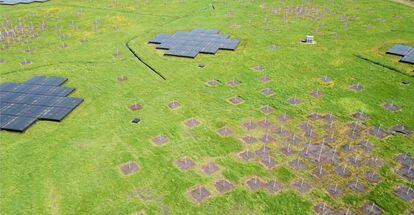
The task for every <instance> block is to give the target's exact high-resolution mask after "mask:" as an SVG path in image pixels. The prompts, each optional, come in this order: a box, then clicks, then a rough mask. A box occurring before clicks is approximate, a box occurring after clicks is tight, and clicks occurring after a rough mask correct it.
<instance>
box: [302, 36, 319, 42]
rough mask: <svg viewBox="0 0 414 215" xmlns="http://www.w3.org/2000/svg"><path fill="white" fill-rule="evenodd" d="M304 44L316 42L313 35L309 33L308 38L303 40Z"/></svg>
mask: <svg viewBox="0 0 414 215" xmlns="http://www.w3.org/2000/svg"><path fill="white" fill-rule="evenodd" d="M302 43H304V44H316V42H315V40H314V39H313V36H311V35H307V36H306V39H305V40H304V41H302Z"/></svg>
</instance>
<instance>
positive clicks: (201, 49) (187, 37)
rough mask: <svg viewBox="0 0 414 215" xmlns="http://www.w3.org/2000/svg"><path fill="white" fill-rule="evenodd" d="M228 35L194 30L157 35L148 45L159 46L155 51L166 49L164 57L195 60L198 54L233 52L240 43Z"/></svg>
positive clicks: (210, 30)
mask: <svg viewBox="0 0 414 215" xmlns="http://www.w3.org/2000/svg"><path fill="white" fill-rule="evenodd" d="M229 37H230V36H229V35H223V34H219V31H218V30H212V29H209V30H205V29H195V30H193V31H191V32H186V31H178V32H176V33H175V34H159V35H157V36H156V38H155V39H153V40H151V41H149V43H154V44H159V45H158V46H157V47H156V48H157V49H166V50H168V51H166V52H165V55H170V56H178V57H189V58H195V57H196V56H197V55H198V54H199V53H204V54H216V53H217V51H218V50H220V49H221V50H232V51H233V50H235V49H236V48H237V47H238V45H239V43H240V41H239V40H232V39H229Z"/></svg>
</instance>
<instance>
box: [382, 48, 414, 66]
mask: <svg viewBox="0 0 414 215" xmlns="http://www.w3.org/2000/svg"><path fill="white" fill-rule="evenodd" d="M387 54H393V55H398V56H402V58H401V60H400V62H404V63H411V64H414V47H412V46H404V45H399V44H398V45H395V46H394V47H392V48H391V49H390V50H388V51H387Z"/></svg>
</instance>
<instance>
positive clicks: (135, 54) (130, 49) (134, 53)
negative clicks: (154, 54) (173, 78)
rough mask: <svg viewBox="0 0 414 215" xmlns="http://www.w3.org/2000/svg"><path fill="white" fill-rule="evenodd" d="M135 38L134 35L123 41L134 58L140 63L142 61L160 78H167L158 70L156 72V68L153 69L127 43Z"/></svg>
mask: <svg viewBox="0 0 414 215" xmlns="http://www.w3.org/2000/svg"><path fill="white" fill-rule="evenodd" d="M134 39H136V37H134V38H132V39H130V40H129V41H127V42H126V43H125V46H126V47H127V49H128V50H129V51H130V52H131V53H132V54H133V55H134V56H135V58H136V59H138V60H139V61H140V62H141V63H143V64H144V65H145V66H146V67H148V68H149V69H150V70H151V71H152V72H154V73H155V74H157V75H158V76H159V77H160V78H161V79H162V80H164V81H165V80H167V79H166V78H165V77H164V76H163V75H162V74H161V73H160V72H158V71H157V70H155V69H154V68H153V67H152V66H150V65H149V64H148V63H147V62H145V61H144V60H142V59H141V58H140V57H139V56H138V54H137V53H136V52H135V51H134V50H133V49H132V48H131V47H130V46H129V43H130V42H131V41H132V40H134Z"/></svg>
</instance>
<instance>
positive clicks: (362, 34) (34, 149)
mask: <svg viewBox="0 0 414 215" xmlns="http://www.w3.org/2000/svg"><path fill="white" fill-rule="evenodd" d="M213 6H214V8H213ZM42 21H45V22H46V25H47V28H46V29H45V30H44V31H40V25H41V23H42ZM19 22H21V23H23V24H27V25H29V24H30V23H33V24H34V26H35V28H34V29H35V31H39V37H38V38H36V39H30V41H31V42H30V43H28V44H25V43H24V42H23V41H27V40H28V39H25V40H23V41H21V42H15V43H12V44H10V45H7V46H8V49H7V50H0V59H4V62H3V63H0V83H3V82H24V81H26V80H27V79H29V78H31V77H32V76H36V75H42V76H53V77H67V78H68V79H69V81H68V82H67V83H66V84H65V86H70V87H75V88H76V91H75V92H74V93H73V94H71V95H70V97H79V98H83V99H84V100H85V101H84V102H83V103H82V104H81V105H80V106H79V107H78V108H77V109H76V110H75V111H74V112H72V113H71V114H70V115H69V116H68V117H67V118H65V120H64V121H62V122H61V123H55V122H48V121H38V122H37V123H36V124H35V125H34V126H32V127H31V128H30V129H28V130H27V131H26V132H25V133H23V134H21V133H14V132H8V131H1V132H0V214H135V213H136V214H140V213H142V214H314V213H316V211H315V210H314V207H315V206H316V205H318V204H320V203H325V204H326V206H327V207H329V208H330V209H331V210H335V211H339V210H345V211H346V210H347V209H349V211H350V212H352V213H353V214H361V213H363V212H362V210H361V208H362V207H363V206H364V205H365V204H367V203H369V204H372V203H374V204H375V205H376V206H377V207H379V208H380V209H381V210H382V212H383V213H384V214H410V212H411V213H412V212H413V211H414V206H413V205H414V204H413V201H412V200H411V202H410V201H405V200H403V199H401V198H399V197H398V196H397V195H395V194H394V190H395V189H396V188H397V187H398V186H406V187H411V189H414V181H413V180H411V181H410V180H409V179H407V178H404V177H401V176H400V175H399V174H398V170H399V169H400V167H401V165H400V164H399V163H398V162H397V161H396V160H395V157H396V156H397V155H398V154H400V153H407V154H408V156H411V157H413V156H414V136H413V135H411V136H405V135H401V134H391V135H389V136H388V137H386V138H384V139H380V138H377V137H374V136H372V135H370V134H369V131H370V130H371V129H372V128H373V126H381V128H383V129H385V130H390V129H391V128H392V127H393V126H395V125H397V124H402V125H405V126H406V127H407V128H409V129H412V130H413V129H414V111H413V110H414V85H413V84H414V72H413V71H414V66H413V65H412V64H411V65H410V64H404V63H400V62H398V60H399V59H400V57H398V56H392V55H387V54H385V52H386V51H387V50H388V49H389V48H391V47H392V46H393V45H394V44H405V45H411V46H414V28H413V26H414V8H412V7H409V6H407V5H404V4H399V3H396V2H393V1H388V0H376V1H372V0H347V1H344V0H288V1H283V0H274V1H266V0H261V1H241V0H239V1H203V0H198V1H196V0H194V1H183V0H169V1H166V0H164V1H161V0H151V1H149V0H141V1H138V0H122V1H115V0H101V1H98V0H89V1H87V0H82V1H69V0H51V1H49V2H46V3H33V4H24V5H15V6H0V25H1V23H3V26H16V25H18V24H19ZM197 28H204V29H218V30H220V31H221V32H222V33H224V34H230V35H231V38H235V39H239V40H240V41H241V43H240V44H239V47H238V48H237V50H236V51H234V52H233V51H219V52H218V53H217V54H216V55H206V54H200V55H199V56H198V57H197V58H195V59H186V58H178V57H168V56H163V54H164V51H161V50H157V49H155V45H151V44H147V42H148V41H149V40H151V39H153V38H155V36H156V35H157V34H164V33H169V34H173V33H175V32H176V31H190V30H192V29H197ZM309 34H310V35H314V36H315V40H316V41H317V44H316V45H304V44H301V43H300V41H301V40H302V39H304V38H305V36H306V35H309ZM81 40H87V42H86V43H81V42H80V41H81ZM127 42H128V43H129V45H130V47H131V48H132V49H133V50H134V51H135V52H136V53H137V54H138V55H139V57H140V58H141V59H142V60H143V61H145V62H146V63H148V64H149V65H150V66H151V67H153V68H154V69H156V70H157V71H158V72H159V73H160V74H162V75H163V76H164V77H165V79H166V80H162V79H161V78H160V77H159V76H158V75H156V74H155V73H153V72H152V71H151V70H150V69H149V68H148V67H146V66H145V65H144V64H143V63H141V62H140V61H138V60H137V59H136V58H135V57H134V55H133V54H132V53H131V52H129V50H128V49H127V48H126V43H127ZM6 44H7V43H6V41H0V48H1V47H2V46H3V45H4V46H5V45H6ZM62 44H66V46H67V47H66V48H61V47H60V46H62ZM272 45H273V46H272ZM27 49H30V50H31V53H28V52H25V51H24V50H27ZM117 50H118V51H119V52H120V53H121V54H122V55H121V56H120V57H114V56H113V53H115V52H117ZM361 57H362V58H364V59H365V60H364V59H362V58H361ZM25 59H26V60H29V61H31V62H32V63H31V64H30V65H26V66H21V64H20V63H21V62H22V61H24V60H25ZM199 64H205V68H199V67H198V65H199ZM257 66H262V67H263V68H264V69H263V70H262V71H255V69H254V68H255V67H257ZM121 76H126V77H127V78H128V80H127V81H119V80H118V78H119V77H121ZM264 76H268V77H270V78H271V81H270V82H267V83H261V82H260V81H259V79H260V78H261V77H264ZM324 76H329V77H330V78H332V79H333V82H332V83H329V84H325V83H323V82H322V81H321V80H320V79H321V78H322V77H324ZM210 80H219V81H220V84H219V85H218V86H216V87H209V86H207V85H206V82H208V81H210ZM232 80H238V81H240V82H241V85H240V86H237V87H229V86H227V85H226V83H227V82H229V81H232ZM403 80H408V81H410V82H411V84H410V85H403V84H402V83H401V82H402V81H403ZM357 83H359V84H360V85H362V86H363V87H364V90H363V91H361V92H355V91H352V90H350V89H349V87H350V86H351V85H353V84H357ZM266 88H271V89H272V90H273V91H274V92H275V95H273V96H269V97H266V96H264V95H262V94H261V91H262V90H263V89H266ZM317 89H318V90H319V91H320V92H322V93H323V94H324V96H323V97H322V98H319V99H317V98H314V97H312V96H311V95H310V93H311V92H312V91H313V90H317ZM234 96H239V97H241V98H242V99H243V100H244V103H243V104H240V105H231V104H230V103H229V102H228V101H227V100H228V99H229V98H231V97H234ZM289 98H299V99H301V100H302V103H301V104H299V105H291V104H289V103H288V99H289ZM174 100H175V101H179V102H180V104H181V108H179V109H178V110H170V109H169V108H168V106H167V104H168V103H169V102H171V101H174ZM134 103H138V104H141V105H142V106H143V109H142V110H138V111H130V110H129V108H128V107H129V106H130V105H132V104H134ZM386 103H393V104H396V105H398V106H399V107H401V110H400V111H397V112H392V111H388V110H385V109H384V108H383V105H384V104H386ZM265 105H269V106H271V107H273V108H274V109H275V112H274V113H272V114H270V115H268V116H265V115H264V114H263V113H262V112H260V108H261V107H263V106H265ZM357 111H363V112H365V113H367V114H368V115H369V119H368V120H365V121H361V123H362V124H363V126H362V127H363V128H362V130H361V133H360V136H359V137H358V138H357V139H351V138H349V137H348V136H347V132H349V130H350V127H348V126H347V124H348V123H350V122H353V121H355V119H353V118H352V117H351V115H352V114H353V113H355V112H357ZM284 113H286V114H288V115H290V116H291V117H292V118H293V119H292V121H291V122H290V123H287V124H284V125H283V126H284V127H283V128H285V129H288V130H289V131H291V132H292V133H295V134H297V135H298V136H299V137H300V138H301V139H302V142H301V143H300V144H298V145H294V146H292V147H293V149H296V150H302V149H304V148H305V147H306V144H307V142H306V138H305V137H304V136H303V135H304V134H305V133H304V132H303V131H302V130H300V129H299V127H298V125H300V124H301V123H302V122H305V121H307V117H308V115H310V114H312V113H320V114H329V113H331V114H333V115H334V116H335V117H336V118H337V120H336V121H335V125H336V131H335V135H336V138H337V141H336V142H334V143H329V144H328V145H330V146H331V147H332V148H335V149H336V148H337V149H338V150H337V151H338V152H337V154H338V156H339V157H340V159H341V163H340V164H339V166H347V168H348V169H349V170H350V171H351V172H352V175H351V176H349V177H341V176H339V175H337V174H335V171H334V170H335V166H334V165H333V164H330V163H328V164H325V165H324V166H323V168H324V169H325V170H326V176H325V177H324V178H322V179H319V178H318V177H316V176H314V175H313V174H312V171H313V170H314V169H315V168H318V167H320V165H319V164H315V163H313V162H311V161H310V160H308V159H306V158H302V157H301V156H299V155H298V154H293V155H285V154H284V153H282V152H281V150H280V149H281V148H282V147H286V146H288V144H287V143H286V138H282V137H281V136H278V135H276V134H274V133H273V132H271V131H269V130H270V129H265V128H260V126H258V128H257V129H256V130H254V131H247V130H246V129H244V128H243V126H242V124H243V123H246V122H249V121H253V122H255V123H260V122H259V121H261V120H263V119H266V120H269V121H271V122H272V123H273V124H274V126H275V128H276V127H277V128H280V126H282V123H281V122H279V121H278V120H277V116H279V115H280V114H284ZM135 117H139V118H141V119H142V122H141V123H139V124H133V123H131V120H132V119H133V118H135ZM189 118H196V119H197V120H198V121H200V126H198V127H196V128H191V129H190V128H188V127H187V126H185V124H184V121H185V120H187V119H189ZM309 123H310V124H312V125H313V127H314V128H315V130H314V131H315V133H317V134H318V136H317V137H315V138H313V139H312V142H315V143H316V142H319V143H320V142H321V141H322V139H323V136H324V135H325V134H327V133H326V132H325V131H324V130H323V126H324V125H326V122H324V121H322V120H318V121H310V122H309ZM224 126H227V127H228V128H230V129H231V130H232V131H233V134H232V135H231V136H230V137H225V138H224V137H221V136H219V135H218V134H217V130H218V129H219V128H222V127H224ZM276 130H277V129H276ZM269 132H270V133H271V136H272V137H273V138H274V139H275V141H274V142H272V143H268V144H266V145H267V147H269V148H270V149H271V157H272V158H273V159H274V160H275V161H276V166H275V167H274V168H273V169H270V170H269V169H267V168H266V167H265V166H264V165H263V164H261V161H260V159H258V158H256V160H254V161H250V162H245V161H242V160H241V159H240V158H239V157H238V153H240V152H242V151H243V150H246V149H249V150H251V151H255V150H257V149H259V148H260V147H262V146H263V145H264V144H263V143H261V142H260V141H258V142H257V143H255V144H250V145H246V144H244V143H243V142H242V141H241V138H242V137H244V136H246V135H251V136H254V137H255V138H257V139H260V138H261V137H262V136H263V135H264V134H267V133H269ZM161 134H162V135H166V136H168V138H169V142H168V143H167V144H165V145H162V146H156V145H155V144H154V143H153V142H152V138H154V137H155V136H157V135H161ZM363 140H369V142H370V143H371V144H372V145H373V150H372V151H370V152H366V151H364V150H362V149H361V148H360V147H358V146H357V144H358V143H359V142H361V141H363ZM343 145H351V146H352V149H353V150H352V152H350V153H346V152H343V151H341V146H343ZM183 157H190V158H191V159H192V160H193V161H194V163H195V167H194V168H193V169H192V170H190V171H181V170H180V169H179V168H178V167H177V165H176V161H177V160H178V159H181V158H183ZM353 157H358V158H359V160H361V161H362V164H361V165H360V166H357V167H355V166H352V165H351V164H349V163H348V161H347V160H348V159H351V158H353ZM374 157H377V158H378V159H379V160H380V161H382V162H383V163H384V165H383V166H382V167H381V166H377V167H372V166H370V165H368V164H366V163H365V161H368V160H369V159H370V158H374ZM297 158H300V159H301V161H303V162H304V163H305V164H306V165H307V168H305V169H303V170H296V169H294V168H292V167H291V166H290V163H291V162H292V161H293V160H295V159H297ZM128 161H135V162H137V163H138V164H139V166H140V167H141V169H140V170H139V171H138V172H136V173H135V174H133V175H129V176H124V175H123V174H122V172H121V171H120V165H122V164H123V163H126V162H128ZM210 161H214V162H215V163H216V164H217V165H218V166H219V168H220V170H219V171H218V172H216V173H214V174H212V175H211V176H208V175H206V174H204V173H203V172H202V170H201V169H202V166H203V165H206V164H207V163H208V162H210ZM367 171H374V172H375V173H376V174H378V175H379V177H380V178H379V181H377V182H375V183H371V182H369V181H368V180H366V178H365V175H364V174H365V173H366V172H367ZM413 171H414V170H413ZM253 176H257V177H259V178H260V179H261V180H263V181H267V180H276V181H277V182H279V183H280V184H283V189H282V190H281V191H279V192H277V193H270V192H269V191H267V190H266V189H265V188H262V189H260V190H259V191H257V192H254V191H252V190H250V189H249V188H248V186H247V185H246V181H247V180H249V179H250V178H251V177H253ZM219 179H226V180H227V181H229V182H231V183H232V184H233V185H234V189H233V190H232V191H231V192H229V193H226V194H221V193H220V192H218V191H217V190H216V188H215V182H216V181H217V180H219ZM302 179H303V180H304V181H306V182H307V183H308V184H310V185H311V187H312V188H311V190H310V191H308V192H306V193H300V192H298V191H297V190H295V189H294V186H293V184H294V183H295V182H297V181H298V180H302ZM355 180H358V181H359V182H360V183H362V184H363V186H364V188H365V191H364V192H356V191H353V190H352V189H350V188H348V184H349V183H350V182H351V181H355ZM332 184H337V185H338V186H339V187H340V188H341V189H342V191H343V193H342V195H340V196H338V197H334V196H332V195H330V194H329V193H328V192H327V190H326V188H327V187H328V185H332ZM198 186H203V187H205V188H206V189H207V190H208V191H209V192H210V197H209V198H208V199H206V200H205V201H203V202H201V203H196V202H195V201H194V200H193V199H192V198H191V197H190V194H189V193H190V192H191V191H192V190H193V189H194V188H196V187H198Z"/></svg>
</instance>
